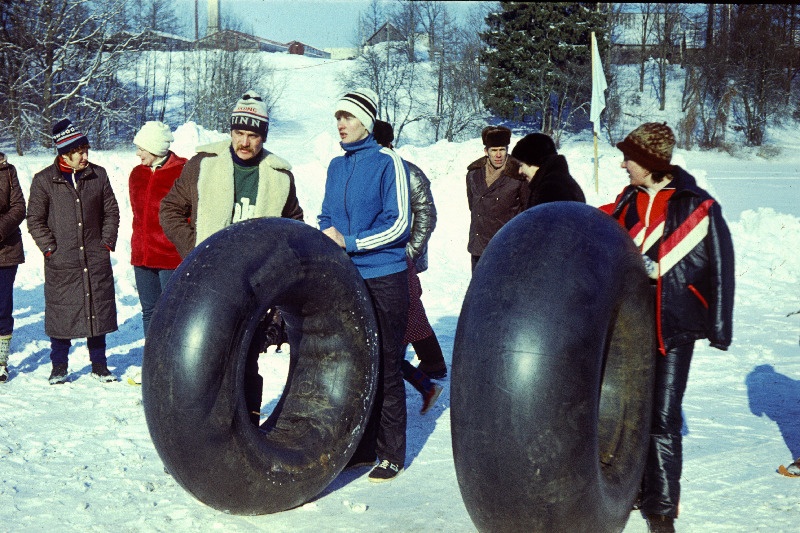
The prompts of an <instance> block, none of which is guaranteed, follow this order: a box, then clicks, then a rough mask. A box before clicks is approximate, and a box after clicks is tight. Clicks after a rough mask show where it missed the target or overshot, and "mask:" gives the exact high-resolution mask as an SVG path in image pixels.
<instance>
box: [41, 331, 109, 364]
mask: <svg viewBox="0 0 800 533" xmlns="http://www.w3.org/2000/svg"><path fill="white" fill-rule="evenodd" d="M71 346H72V341H71V340H70V339H56V338H55V337H50V361H52V362H53V364H54V365H60V364H63V365H66V364H67V363H68V362H69V349H70V347H71ZM86 347H87V348H89V360H90V361H91V362H92V363H105V362H106V336H105V335H98V336H96V337H89V338H87V339H86Z"/></svg>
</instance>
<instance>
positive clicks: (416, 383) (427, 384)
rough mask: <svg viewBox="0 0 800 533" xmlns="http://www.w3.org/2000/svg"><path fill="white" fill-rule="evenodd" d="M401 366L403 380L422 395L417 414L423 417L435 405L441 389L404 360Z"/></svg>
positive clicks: (423, 373)
mask: <svg viewBox="0 0 800 533" xmlns="http://www.w3.org/2000/svg"><path fill="white" fill-rule="evenodd" d="M401 366H402V368H403V379H405V380H406V381H408V382H409V383H411V386H412V387H414V388H415V389H417V391H419V393H420V394H421V395H422V409H420V411H419V414H421V415H424V414H425V413H427V412H428V411H429V410H430V408H431V407H433V405H434V404H435V403H436V400H437V399H438V398H439V395H440V394H441V393H442V387H441V385H437V384H435V383H432V382H431V380H430V378H428V376H427V375H426V374H425V372H423V371H422V370H420V369H419V368H415V367H414V365H412V364H411V363H409V362H408V361H406V360H405V359H403V362H402V364H401Z"/></svg>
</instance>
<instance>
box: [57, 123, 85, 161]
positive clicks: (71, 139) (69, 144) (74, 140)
mask: <svg viewBox="0 0 800 533" xmlns="http://www.w3.org/2000/svg"><path fill="white" fill-rule="evenodd" d="M53 142H54V143H56V150H58V155H64V154H66V153H68V152H69V151H70V150H72V149H73V148H78V147H80V146H86V147H87V148H88V147H89V139H87V138H86V135H84V134H83V133H81V132H79V131H78V130H77V129H76V128H75V126H73V125H72V122H71V121H70V120H69V119H68V118H62V119H61V120H59V121H58V122H56V124H55V126H53Z"/></svg>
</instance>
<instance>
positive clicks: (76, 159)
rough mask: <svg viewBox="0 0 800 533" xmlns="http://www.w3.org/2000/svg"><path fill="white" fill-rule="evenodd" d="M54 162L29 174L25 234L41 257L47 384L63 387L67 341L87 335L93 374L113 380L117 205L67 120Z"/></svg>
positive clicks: (57, 134) (56, 132) (57, 133)
mask: <svg viewBox="0 0 800 533" xmlns="http://www.w3.org/2000/svg"><path fill="white" fill-rule="evenodd" d="M53 138H54V140H55V142H56V148H57V149H58V157H56V160H55V162H54V163H53V164H52V165H50V166H49V167H47V168H45V169H44V170H42V171H41V172H39V173H37V174H36V175H35V176H34V177H33V181H32V182H31V192H30V195H29V198H28V215H27V220H28V231H29V232H30V234H31V236H32V237H33V240H34V241H35V242H36V246H38V247H39V249H40V250H41V251H42V253H43V254H44V257H45V266H44V300H45V314H44V329H45V333H46V334H47V335H48V336H49V337H50V342H51V348H52V349H51V352H50V360H51V361H52V363H53V370H52V372H51V374H50V378H49V381H50V384H51V385H54V384H58V383H64V382H65V381H66V379H67V363H68V354H69V349H70V346H71V345H72V343H71V342H70V340H71V339H76V338H84V337H85V338H86V344H87V346H88V348H89V359H90V360H91V362H92V377H95V378H97V379H99V380H100V381H102V382H107V381H116V378H115V377H114V376H113V375H112V374H111V373H110V372H109V370H108V367H107V365H106V341H105V335H106V333H110V332H112V331H115V330H116V329H117V308H116V302H115V298H114V275H113V272H112V270H111V256H110V254H111V252H112V251H113V250H114V247H115V246H116V243H117V231H118V229H119V206H118V205H117V200H116V198H115V197H114V191H113V190H112V189H111V183H110V182H109V179H108V176H107V174H106V171H105V169H104V168H103V167H100V166H98V165H95V164H93V163H90V162H89V142H88V140H87V139H86V137H85V136H84V135H83V134H81V133H79V132H78V131H76V129H75V128H74V127H73V126H72V124H71V123H70V121H69V120H68V119H64V120H62V121H60V122H58V123H57V124H56V125H55V127H54V128H53Z"/></svg>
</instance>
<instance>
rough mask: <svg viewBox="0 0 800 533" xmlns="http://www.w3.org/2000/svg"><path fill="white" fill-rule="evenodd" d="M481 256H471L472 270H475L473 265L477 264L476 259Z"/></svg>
mask: <svg viewBox="0 0 800 533" xmlns="http://www.w3.org/2000/svg"><path fill="white" fill-rule="evenodd" d="M480 258H481V256H479V255H473V256H472V271H473V272H475V267H476V266H478V261H479V260H480Z"/></svg>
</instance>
